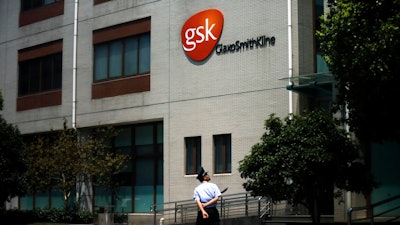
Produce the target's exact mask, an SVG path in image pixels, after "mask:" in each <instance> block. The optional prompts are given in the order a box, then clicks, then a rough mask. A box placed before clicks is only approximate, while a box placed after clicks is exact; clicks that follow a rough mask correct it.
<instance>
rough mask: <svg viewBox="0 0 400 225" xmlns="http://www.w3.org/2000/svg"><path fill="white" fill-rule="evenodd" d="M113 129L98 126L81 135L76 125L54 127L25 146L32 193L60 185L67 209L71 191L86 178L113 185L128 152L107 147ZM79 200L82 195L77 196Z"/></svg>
mask: <svg viewBox="0 0 400 225" xmlns="http://www.w3.org/2000/svg"><path fill="white" fill-rule="evenodd" d="M113 132H114V131H113V129H111V128H104V129H98V130H96V131H95V132H94V133H93V134H89V135H82V134H81V133H80V132H79V131H78V130H76V129H70V128H67V127H66V125H65V122H64V129H63V130H62V131H52V133H51V135H49V136H47V137H44V136H42V137H38V138H36V140H35V141H33V142H32V143H31V144H30V145H29V147H28V148H27V149H26V150H27V151H26V158H27V162H28V176H29V177H32V179H29V187H30V190H31V193H32V194H35V193H37V192H38V191H44V190H50V189H52V188H58V189H60V190H62V192H63V193H64V203H65V209H68V208H69V205H68V203H69V199H70V197H71V193H72V191H73V190H74V189H75V188H76V187H78V189H79V187H80V184H81V183H82V182H84V181H85V179H92V178H93V177H95V178H97V180H98V181H100V182H98V183H97V184H99V185H104V186H106V187H113V185H115V184H111V182H112V180H111V179H109V177H113V176H114V175H115V174H118V173H119V172H120V170H121V169H122V168H123V166H124V165H125V164H124V163H125V162H126V160H127V159H128V157H129V156H127V155H123V154H116V153H113V152H111V151H108V145H107V144H106V140H108V139H109V138H111V136H112V135H113ZM77 192H78V193H80V190H77ZM78 201H79V199H78Z"/></svg>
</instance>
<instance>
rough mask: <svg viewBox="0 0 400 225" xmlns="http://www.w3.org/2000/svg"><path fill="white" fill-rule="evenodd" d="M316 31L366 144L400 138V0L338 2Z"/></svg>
mask: <svg viewBox="0 0 400 225" xmlns="http://www.w3.org/2000/svg"><path fill="white" fill-rule="evenodd" d="M331 2H332V6H331V7H330V11H329V12H328V13H327V14H326V15H325V17H323V18H322V24H321V29H320V30H319V31H317V36H318V38H319V40H320V49H321V52H322V53H323V55H324V58H325V60H326V62H327V64H328V66H329V68H330V69H331V71H332V73H333V75H334V76H335V78H336V80H337V82H338V84H337V87H338V93H339V96H338V99H337V103H338V104H339V105H347V107H348V110H349V121H348V122H349V125H350V129H351V131H354V132H355V134H356V136H357V137H358V138H359V140H360V142H361V143H368V141H382V140H392V141H393V140H394V141H397V142H399V141H400V117H399V116H398V115H397V105H396V102H397V101H398V96H399V94H398V89H399V88H398V85H399V83H400V66H399V62H400V38H399V37H400V0H392V1H387V0H373V1H371V0H368V1H359V0H336V1H331Z"/></svg>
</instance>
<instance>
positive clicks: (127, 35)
mask: <svg viewBox="0 0 400 225" xmlns="http://www.w3.org/2000/svg"><path fill="white" fill-rule="evenodd" d="M150 24H151V23H150V18H145V19H141V20H137V21H132V22H128V23H124V24H118V25H115V26H112V27H107V28H103V29H100V30H95V31H93V84H92V99H98V98H105V97H113V96H118V95H123V94H132V93H139V92H144V91H150V78H149V75H150V52H151V49H150V40H151V36H150ZM62 52H63V40H56V41H53V42H49V43H44V44H41V45H38V46H33V47H29V48H25V49H20V50H19V51H18V61H19V72H18V73H19V76H18V78H19V79H18V100H17V110H18V111H21V110H27V109H34V108H40V107H48V106H54V105H60V104H61V98H60V97H59V96H61V88H62V76H63V74H62V71H63V54H62ZM78 73H79V70H78ZM139 75H140V76H139ZM122 78H123V79H122ZM50 92H51V94H48V93H50ZM49 99H50V100H49ZM53 99H56V100H53Z"/></svg>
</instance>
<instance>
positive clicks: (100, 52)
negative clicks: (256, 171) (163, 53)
mask: <svg viewBox="0 0 400 225" xmlns="http://www.w3.org/2000/svg"><path fill="white" fill-rule="evenodd" d="M94 61H95V62H94V79H95V81H101V80H105V79H114V78H121V77H124V76H133V75H139V74H145V73H150V33H144V34H140V35H136V36H133V37H128V38H124V39H119V40H113V41H110V42H106V43H101V44H97V45H95V46H94Z"/></svg>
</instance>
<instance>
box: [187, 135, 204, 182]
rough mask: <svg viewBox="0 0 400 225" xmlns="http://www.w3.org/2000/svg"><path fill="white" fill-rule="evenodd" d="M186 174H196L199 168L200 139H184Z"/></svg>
mask: <svg viewBox="0 0 400 225" xmlns="http://www.w3.org/2000/svg"><path fill="white" fill-rule="evenodd" d="M185 146H186V174H197V172H198V171H199V170H200V168H201V137H185Z"/></svg>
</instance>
